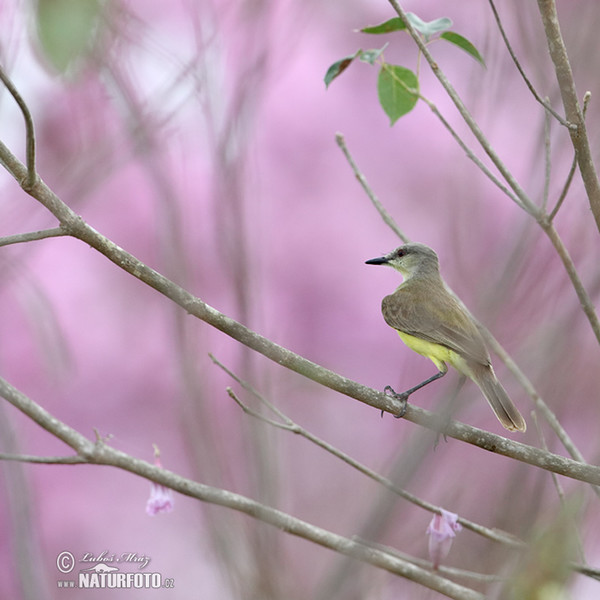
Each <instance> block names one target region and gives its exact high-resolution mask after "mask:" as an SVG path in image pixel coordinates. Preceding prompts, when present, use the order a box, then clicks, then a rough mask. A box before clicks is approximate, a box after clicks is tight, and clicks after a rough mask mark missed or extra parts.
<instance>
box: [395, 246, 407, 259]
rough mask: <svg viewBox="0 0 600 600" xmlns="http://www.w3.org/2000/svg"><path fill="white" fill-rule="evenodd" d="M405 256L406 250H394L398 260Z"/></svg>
mask: <svg viewBox="0 0 600 600" xmlns="http://www.w3.org/2000/svg"><path fill="white" fill-rule="evenodd" d="M405 254H406V250H405V249H404V248H398V250H396V256H397V257H398V258H402V257H403V256H404V255H405Z"/></svg>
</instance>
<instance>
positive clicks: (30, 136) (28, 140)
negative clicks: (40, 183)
mask: <svg viewBox="0 0 600 600" xmlns="http://www.w3.org/2000/svg"><path fill="white" fill-rule="evenodd" d="M0 80H1V81H2V83H3V84H4V85H5V86H6V89H7V90H8V91H9V92H10V95H11V96H12V97H13V98H14V100H15V102H16V103H17V105H18V106H19V108H20V109H21V112H22V113H23V118H24V119H25V145H26V150H25V153H26V164H27V176H26V177H25V179H24V180H23V181H22V182H20V183H21V187H22V188H23V189H24V190H25V191H29V190H30V189H31V188H33V186H34V184H35V181H36V179H37V173H36V170H35V130H34V128H33V118H32V116H31V112H30V111H29V107H28V106H27V103H26V102H25V100H23V98H22V96H21V94H19V92H18V90H17V88H16V87H15V85H14V84H13V82H12V81H11V79H10V77H9V76H8V75H7V74H6V72H5V71H4V69H3V68H2V66H0Z"/></svg>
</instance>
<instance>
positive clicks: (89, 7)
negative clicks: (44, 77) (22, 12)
mask: <svg viewBox="0 0 600 600" xmlns="http://www.w3.org/2000/svg"><path fill="white" fill-rule="evenodd" d="M36 9H37V10H36V21H37V33H38V37H39V41H40V45H41V47H42V51H43V53H44V55H45V56H46V58H47V59H48V60H49V61H50V63H51V64H52V66H53V67H55V68H56V69H57V70H58V71H60V72H64V71H66V70H67V69H68V68H69V67H70V66H71V65H72V64H73V63H74V62H76V61H77V60H78V59H80V58H81V57H82V56H84V55H85V54H86V53H87V52H88V51H89V50H90V48H91V46H92V45H93V42H94V39H95V37H96V34H97V29H98V24H99V17H100V15H101V9H102V5H101V1H100V0H38V2H37V4H36Z"/></svg>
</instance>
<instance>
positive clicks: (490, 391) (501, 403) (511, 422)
mask: <svg viewBox="0 0 600 600" xmlns="http://www.w3.org/2000/svg"><path fill="white" fill-rule="evenodd" d="M472 374H473V381H474V382H475V383H476V384H477V385H478V386H479V389H480V390H481V391H482V392H483V395H484V396H485V397H486V400H487V401H488V402H489V403H490V406H491V407H492V409H493V411H494V412H495V413H496V416H497V417H498V420H499V421H500V423H502V426H503V427H504V428H506V429H508V430H509V431H523V432H524V431H525V430H526V429H527V424H526V423H525V419H524V418H523V416H522V415H521V413H520V412H519V411H518V409H517V407H516V406H515V405H514V404H513V403H512V400H511V399H510V398H509V397H508V394H507V393H506V390H505V389H504V388H503V387H502V384H501V383H500V382H499V381H498V379H497V378H496V375H495V373H494V370H493V369H492V367H491V366H488V365H478V366H477V367H476V368H472Z"/></svg>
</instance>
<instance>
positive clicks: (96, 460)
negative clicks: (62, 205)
mask: <svg viewBox="0 0 600 600" xmlns="http://www.w3.org/2000/svg"><path fill="white" fill-rule="evenodd" d="M0 395H1V396H3V397H4V398H5V399H6V400H8V401H9V402H10V403H11V404H12V405H13V406H15V407H16V408H18V409H19V410H21V411H22V412H23V413H25V414H26V415H28V416H29V417H30V418H31V419H33V420H34V421H35V422H36V423H38V424H39V425H40V426H41V427H43V428H44V429H46V430H47V431H49V432H50V433H53V434H54V435H55V436H56V437H58V438H60V439H61V440H63V441H64V442H65V443H66V444H67V445H69V446H70V447H71V448H72V449H73V450H75V451H76V452H77V455H78V457H79V458H80V459H81V462H85V463H89V464H97V465H108V466H113V467H117V468H119V469H123V470H124V471H128V472H130V473H134V474H136V475H139V476H140V477H143V478H145V479H149V480H150V481H154V482H156V483H159V484H161V485H164V486H166V487H169V488H171V489H173V490H175V491H177V492H179V493H181V494H184V495H185V496H189V497H191V498H196V499H198V500H201V501H203V502H207V503H210V504H217V505H219V506H224V507H227V508H230V509H233V510H236V511H239V512H242V513H245V514H247V515H250V516H251V517H254V518H256V519H259V520H260V521H263V522H264V523H269V524H270V525H273V526H275V527H277V528H279V529H282V530H283V531H286V532H287V533H291V534H292V535H296V536H298V537H301V538H304V539H307V540H309V541H312V542H314V543H316V544H319V545H320V546H324V547H325V548H330V549H331V550H334V551H336V552H340V553H341V554H344V555H346V556H351V557H353V558H356V559H358V560H361V561H363V562H366V563H369V564H371V565H374V566H376V567H379V568H382V569H385V570H386V571H389V572H391V573H394V574H396V575H400V576H402V577H405V578H406V579H409V580H411V581H414V582H416V583H419V584H421V585H423V586H425V587H427V588H429V589H432V590H435V591H437V592H440V593H441V594H444V595H446V596H448V597H449V598H455V599H457V600H483V595H481V594H479V593H477V592H475V591H473V590H470V589H468V588H465V587H463V586H461V585H458V584H456V583H453V582H452V581H449V580H447V579H445V578H443V577H441V576H440V575H438V574H436V573H434V572H431V571H429V570H425V569H422V568H420V567H418V566H415V565H414V564H412V563H410V562H408V561H406V560H404V559H402V558H399V557H395V556H391V555H390V554H388V553H386V552H382V551H380V550H376V549H373V548H370V547H367V546H365V545H364V544H361V543H360V542H357V541H354V540H351V539H349V538H345V537H343V536H340V535H337V534H335V533H333V532H331V531H327V530H325V529H322V528H320V527H316V526H315V525H311V524H310V523H307V522H306V521H302V520H300V519H297V518H295V517H292V516H291V515H289V514H287V513H284V512H282V511H279V510H276V509H274V508H271V507H269V506H266V505H264V504H260V503H259V502H256V501H254V500H252V499H250V498H247V497H245V496H242V495H240V494H235V493H233V492H229V491H227V490H223V489H218V488H214V487H211V486H208V485H204V484H202V483H198V482H196V481H193V480H191V479H187V478H185V477H182V476H180V475H177V474H176V473H173V472H171V471H167V470H165V469H163V468H162V467H158V466H156V465H153V464H150V463H148V462H146V461H143V460H140V459H138V458H135V457H133V456H130V455H128V454H125V453H124V452H121V451H119V450H116V449H114V448H111V447H110V446H108V445H107V444H106V441H105V440H103V439H101V438H100V437H99V435H98V434H96V440H95V442H92V441H91V440H89V439H87V438H86V437H85V436H83V435H81V434H80V433H79V432H78V431H76V430H75V429H72V428H71V427H69V426H68V425H67V424H66V423H63V422H62V421H59V420H58V419H56V418H55V417H54V416H52V415H51V414H50V413H49V412H48V411H46V410H45V409H44V408H42V407H41V406H40V405H38V404H36V403H35V402H34V401H33V400H31V399H30V398H28V397H27V396H25V395H24V394H23V393H21V392H20V391H19V390H17V389H16V388H14V387H13V386H11V385H10V384H9V383H8V382H6V381H5V380H4V379H0Z"/></svg>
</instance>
